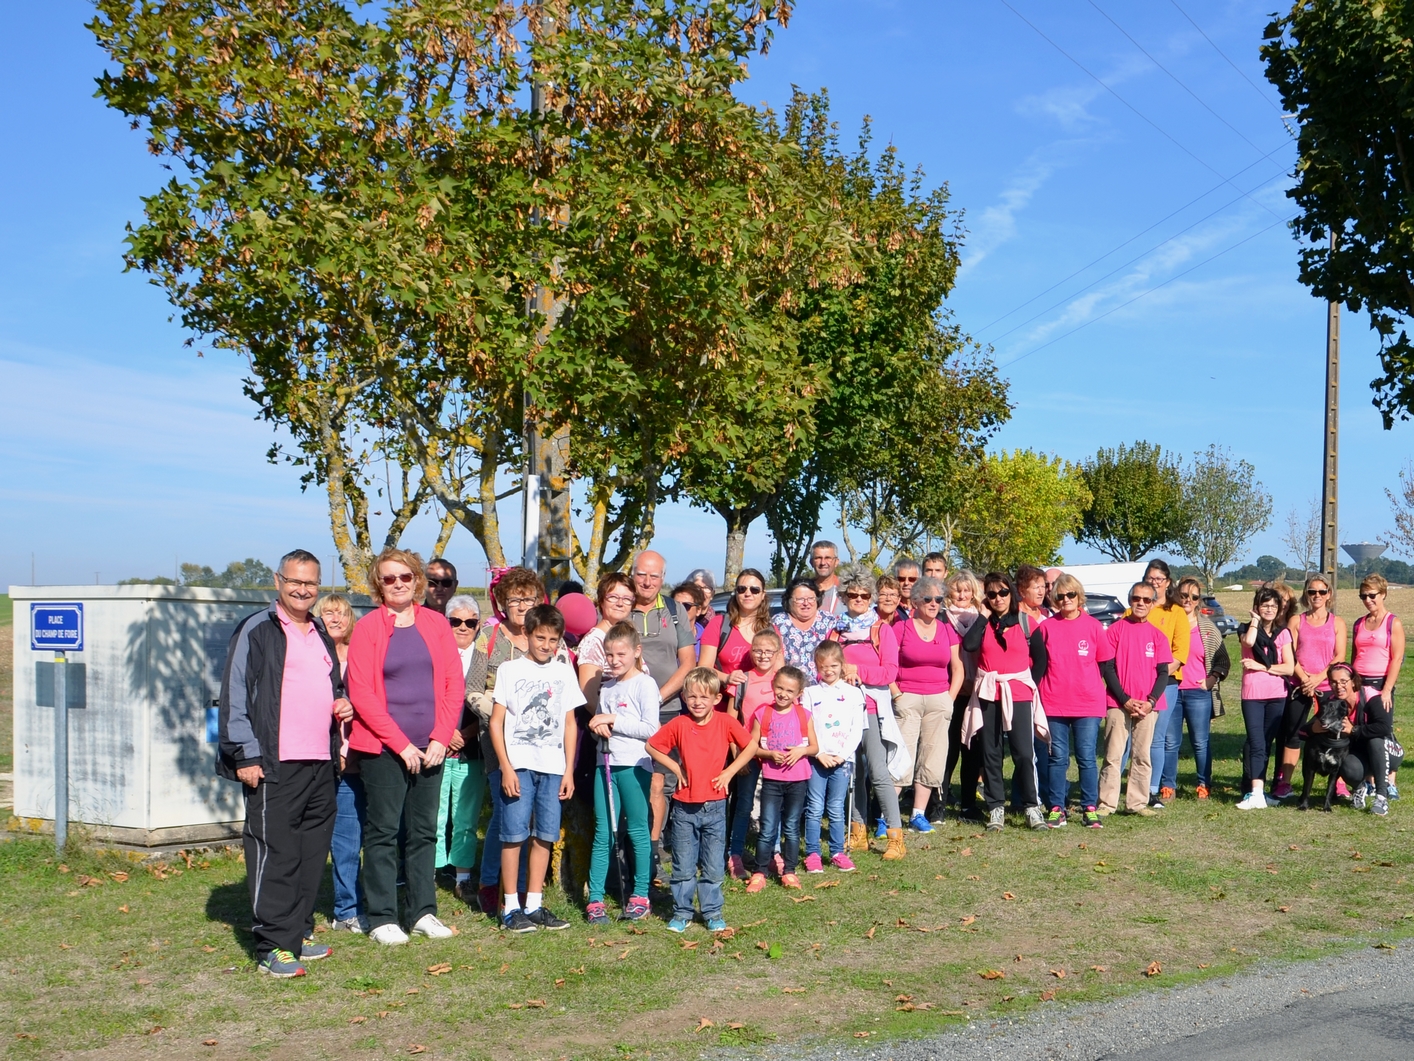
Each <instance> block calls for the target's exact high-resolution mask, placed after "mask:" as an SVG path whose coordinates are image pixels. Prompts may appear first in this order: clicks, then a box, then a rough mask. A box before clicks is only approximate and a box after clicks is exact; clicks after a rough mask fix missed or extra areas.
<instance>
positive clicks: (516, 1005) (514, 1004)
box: [506, 1002, 525, 1009]
mask: <svg viewBox="0 0 1414 1061" xmlns="http://www.w3.org/2000/svg"><path fill="white" fill-rule="evenodd" d="M506 1008H507V1009H525V1003H524V1002H507V1003H506Z"/></svg>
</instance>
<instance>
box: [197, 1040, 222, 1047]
mask: <svg viewBox="0 0 1414 1061" xmlns="http://www.w3.org/2000/svg"><path fill="white" fill-rule="evenodd" d="M220 1041H221V1040H219V1039H203V1040H201V1045H202V1046H215V1045H216V1044H217V1043H219V1042H220Z"/></svg>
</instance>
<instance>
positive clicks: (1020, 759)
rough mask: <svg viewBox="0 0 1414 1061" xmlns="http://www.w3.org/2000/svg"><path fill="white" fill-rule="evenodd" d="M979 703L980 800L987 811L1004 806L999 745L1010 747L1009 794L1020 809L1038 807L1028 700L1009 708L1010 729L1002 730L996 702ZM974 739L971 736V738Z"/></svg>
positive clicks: (1013, 704) (1004, 792) (998, 707)
mask: <svg viewBox="0 0 1414 1061" xmlns="http://www.w3.org/2000/svg"><path fill="white" fill-rule="evenodd" d="M981 704H982V732H981V733H980V734H979V736H981V738H982V755H981V759H982V798H983V799H985V800H986V801H987V809H988V810H989V811H990V810H995V809H996V808H997V807H1004V806H1006V786H1005V785H1004V784H1003V783H1002V742H1003V741H1006V743H1007V744H1009V745H1010V746H1011V762H1012V771H1013V775H1012V791H1013V794H1014V795H1015V796H1017V797H1018V800H1017V801H1018V802H1019V803H1020V804H1021V805H1022V806H1023V807H1035V806H1038V805H1039V804H1040V798H1039V797H1038V796H1037V795H1036V747H1035V742H1034V740H1033V730H1032V726H1031V701H1030V700H1019V701H1014V702H1013V703H1012V705H1011V730H1010V732H1008V731H1006V730H1003V729H1002V725H1003V719H1002V705H1001V702H1000V701H998V700H983V701H981ZM973 739H974V740H975V739H976V738H975V737H974V738H973Z"/></svg>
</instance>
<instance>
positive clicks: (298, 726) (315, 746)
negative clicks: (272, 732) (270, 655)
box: [275, 605, 334, 762]
mask: <svg viewBox="0 0 1414 1061" xmlns="http://www.w3.org/2000/svg"><path fill="white" fill-rule="evenodd" d="M275 611H276V614H277V615H279V617H280V625H281V626H282V627H283V628H284V630H285V673H284V675H283V676H282V677H281V679H280V760H281V761H282V762H291V761H294V760H297V759H321V760H327V759H328V758H329V756H330V751H329V727H330V726H331V725H332V723H331V721H330V720H331V719H332V718H333V717H334V686H333V684H332V683H331V682H330V680H329V676H330V674H331V673H333V669H334V661H333V660H331V659H330V658H329V651H328V649H326V648H325V647H324V639H323V638H322V637H320V636H319V630H318V629H317V628H316V627H315V625H314V624H313V623H307V624H305V628H304V630H303V631H301V630H300V628H299V626H298V625H297V624H296V623H294V622H293V621H292V620H291V619H290V617H289V616H287V615H286V614H285V609H284V608H282V607H280V606H279V605H276V606H275Z"/></svg>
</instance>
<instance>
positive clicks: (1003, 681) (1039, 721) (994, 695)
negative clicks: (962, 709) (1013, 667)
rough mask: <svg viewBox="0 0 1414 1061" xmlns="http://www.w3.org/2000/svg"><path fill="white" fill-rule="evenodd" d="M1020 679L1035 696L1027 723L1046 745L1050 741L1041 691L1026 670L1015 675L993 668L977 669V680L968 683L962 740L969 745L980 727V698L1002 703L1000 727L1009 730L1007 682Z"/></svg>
mask: <svg viewBox="0 0 1414 1061" xmlns="http://www.w3.org/2000/svg"><path fill="white" fill-rule="evenodd" d="M1014 681H1015V682H1020V683H1021V684H1022V685H1024V686H1026V687H1027V688H1028V689H1030V690H1031V691H1032V692H1033V693H1035V694H1036V695H1035V696H1034V697H1033V698H1032V700H1031V725H1032V728H1033V729H1035V731H1036V736H1037V737H1039V738H1040V739H1041V740H1043V741H1045V742H1046V743H1047V744H1049V743H1050V742H1051V727H1050V725H1049V724H1048V723H1047V722H1046V709H1045V708H1043V707H1042V706H1041V694H1040V692H1039V691H1038V690H1037V689H1036V682H1035V680H1034V679H1033V678H1032V677H1031V672H1030V671H1029V670H1024V671H1018V672H1017V673H1015V674H998V673H997V672H996V671H994V670H979V671H978V672H977V680H976V681H974V682H973V683H972V699H971V700H969V701H968V702H967V713H966V714H965V715H964V716H963V718H962V743H963V744H966V745H967V746H968V747H969V748H970V747H972V738H973V736H974V735H975V734H976V733H977V731H978V730H980V729H981V728H982V701H983V700H1000V701H1001V703H1002V729H1003V730H1004V731H1006V732H1008V733H1010V732H1011V713H1012V698H1011V683H1012V682H1014Z"/></svg>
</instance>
